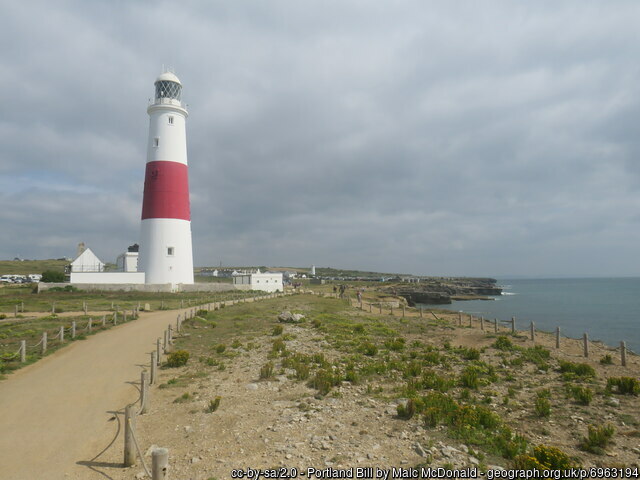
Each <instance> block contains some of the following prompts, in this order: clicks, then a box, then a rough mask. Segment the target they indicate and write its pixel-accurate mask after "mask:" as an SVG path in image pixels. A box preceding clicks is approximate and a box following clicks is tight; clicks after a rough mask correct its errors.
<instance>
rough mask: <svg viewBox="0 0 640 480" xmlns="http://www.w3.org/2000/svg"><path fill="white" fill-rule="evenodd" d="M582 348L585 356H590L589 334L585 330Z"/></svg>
mask: <svg viewBox="0 0 640 480" xmlns="http://www.w3.org/2000/svg"><path fill="white" fill-rule="evenodd" d="M582 349H583V353H584V356H585V357H588V356H589V335H588V334H587V333H586V332H585V333H584V334H583V335H582Z"/></svg>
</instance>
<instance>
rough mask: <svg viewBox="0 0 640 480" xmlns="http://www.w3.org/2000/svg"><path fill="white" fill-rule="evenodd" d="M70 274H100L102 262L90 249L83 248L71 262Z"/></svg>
mask: <svg viewBox="0 0 640 480" xmlns="http://www.w3.org/2000/svg"><path fill="white" fill-rule="evenodd" d="M69 271H70V273H74V272H102V271H104V262H102V261H101V260H100V259H99V258H98V257H97V256H96V254H95V253H93V252H92V251H91V249H90V248H85V249H84V250H83V251H82V252H81V253H80V254H79V255H78V256H77V257H76V259H75V260H74V261H73V262H71V265H70V269H69Z"/></svg>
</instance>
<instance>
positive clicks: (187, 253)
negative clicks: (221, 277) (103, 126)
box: [139, 72, 193, 285]
mask: <svg viewBox="0 0 640 480" xmlns="http://www.w3.org/2000/svg"><path fill="white" fill-rule="evenodd" d="M154 85H155V97H154V99H153V101H152V102H151V104H150V105H149V107H148V108H147V113H148V114H149V140H148V144H147V165H146V171H145V180H144V199H143V203H142V223H141V234H140V259H139V269H140V270H141V271H143V272H144V273H145V282H146V283H148V284H167V283H170V284H172V285H177V284H193V254H192V246H191V210H190V205H189V179H188V167H187V134H186V120H187V116H188V113H187V110H186V108H185V105H184V104H183V103H182V84H181V83H180V80H179V79H178V77H176V76H175V75H174V74H173V73H171V72H165V73H163V74H162V75H160V76H159V77H158V78H157V79H156V81H155V83H154Z"/></svg>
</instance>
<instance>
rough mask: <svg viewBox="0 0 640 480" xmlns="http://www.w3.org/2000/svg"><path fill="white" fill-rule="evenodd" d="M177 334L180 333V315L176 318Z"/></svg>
mask: <svg viewBox="0 0 640 480" xmlns="http://www.w3.org/2000/svg"><path fill="white" fill-rule="evenodd" d="M176 332H177V333H180V315H178V318H176Z"/></svg>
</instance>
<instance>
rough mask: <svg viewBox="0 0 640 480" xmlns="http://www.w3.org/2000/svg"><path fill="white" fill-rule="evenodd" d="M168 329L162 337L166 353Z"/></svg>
mask: <svg viewBox="0 0 640 480" xmlns="http://www.w3.org/2000/svg"><path fill="white" fill-rule="evenodd" d="M167 343H168V342H167V331H166V330H165V331H164V337H163V339H162V349H163V350H164V353H167Z"/></svg>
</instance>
